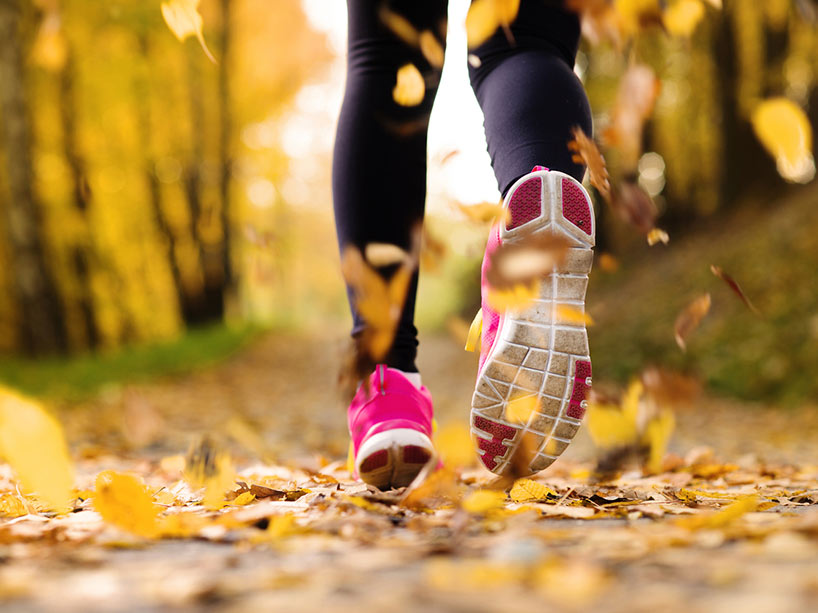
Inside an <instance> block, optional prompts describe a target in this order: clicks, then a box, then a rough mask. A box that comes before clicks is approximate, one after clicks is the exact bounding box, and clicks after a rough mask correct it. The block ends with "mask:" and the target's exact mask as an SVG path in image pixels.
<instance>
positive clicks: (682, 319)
mask: <svg viewBox="0 0 818 613" xmlns="http://www.w3.org/2000/svg"><path fill="white" fill-rule="evenodd" d="M709 311H710V294H703V295H701V296H699V297H698V298H696V299H695V300H693V301H692V302H691V303H690V304H688V305H687V306H686V307H685V308H684V310H682V312H681V313H679V316H678V317H677V318H676V323H675V324H674V326H673V331H674V335H675V337H676V344H677V345H679V347H680V348H681V349H682V351H686V350H687V345H686V344H685V341H686V340H687V337H688V336H690V334H691V333H692V332H693V331H694V330H695V329H696V328H698V327H699V323H701V321H702V319H703V318H704V316H705V315H707V313H708V312H709Z"/></svg>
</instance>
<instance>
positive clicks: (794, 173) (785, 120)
mask: <svg viewBox="0 0 818 613" xmlns="http://www.w3.org/2000/svg"><path fill="white" fill-rule="evenodd" d="M751 120H752V124H753V129H754V130H755V133H756V136H758V139H759V140H760V141H761V144H762V145H764V147H765V148H766V149H767V151H768V152H769V153H770V155H772V156H773V157H774V158H775V161H776V167H777V168H778V172H779V174H780V175H781V176H782V177H784V178H785V179H786V180H787V181H793V182H795V183H808V182H809V181H811V180H812V178H813V177H814V176H815V159H814V158H813V156H812V126H810V123H809V119H808V118H807V115H806V113H804V111H803V110H802V109H801V107H799V106H798V105H797V104H795V103H794V102H792V101H791V100H788V99H787V98H770V99H769V100H765V101H763V102H761V103H760V104H759V105H758V106H757V107H756V108H755V110H754V111H753V114H752V119H751Z"/></svg>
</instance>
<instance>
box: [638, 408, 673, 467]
mask: <svg viewBox="0 0 818 613" xmlns="http://www.w3.org/2000/svg"><path fill="white" fill-rule="evenodd" d="M675 425H676V420H675V418H674V417H673V413H671V412H670V411H663V412H662V413H661V414H659V415H658V416H656V417H654V418H653V419H651V420H650V421H649V422H648V423H647V425H646V426H645V433H644V434H643V436H642V438H643V440H644V441H645V442H646V443H647V445H648V448H649V449H650V453H649V456H648V463H647V468H648V470H649V471H650V472H652V473H659V472H661V471H662V460H664V458H665V452H666V451H667V443H668V441H669V440H670V435H671V434H673V428H674V427H675Z"/></svg>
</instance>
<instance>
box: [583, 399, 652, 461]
mask: <svg viewBox="0 0 818 613" xmlns="http://www.w3.org/2000/svg"><path fill="white" fill-rule="evenodd" d="M585 428H586V429H587V431H588V434H589V435H590V436H591V439H592V440H593V441H594V444H595V445H596V446H597V447H600V448H602V449H615V448H617V447H627V446H629V445H631V444H633V443H634V442H635V441H636V440H637V439H638V437H639V431H638V429H637V426H636V421H635V420H634V419H633V418H632V416H631V415H629V414H628V413H626V412H625V411H623V410H622V408H620V407H619V406H617V405H607V404H599V403H596V402H590V401H589V402H588V412H587V413H586V415H585Z"/></svg>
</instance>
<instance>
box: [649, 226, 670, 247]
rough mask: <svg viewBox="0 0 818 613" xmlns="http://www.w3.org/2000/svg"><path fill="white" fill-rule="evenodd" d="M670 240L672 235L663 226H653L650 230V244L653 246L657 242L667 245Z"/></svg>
mask: <svg viewBox="0 0 818 613" xmlns="http://www.w3.org/2000/svg"><path fill="white" fill-rule="evenodd" d="M669 242H670V236H668V233H667V232H665V231H664V230H662V229H661V228H653V229H652V230H651V231H650V232H648V245H650V246H651V247H653V245H655V244H657V243H662V244H663V245H667V244H668V243H669Z"/></svg>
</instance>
